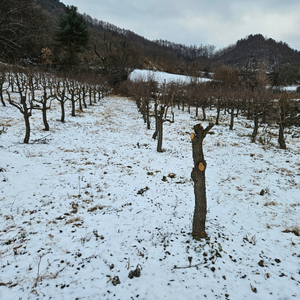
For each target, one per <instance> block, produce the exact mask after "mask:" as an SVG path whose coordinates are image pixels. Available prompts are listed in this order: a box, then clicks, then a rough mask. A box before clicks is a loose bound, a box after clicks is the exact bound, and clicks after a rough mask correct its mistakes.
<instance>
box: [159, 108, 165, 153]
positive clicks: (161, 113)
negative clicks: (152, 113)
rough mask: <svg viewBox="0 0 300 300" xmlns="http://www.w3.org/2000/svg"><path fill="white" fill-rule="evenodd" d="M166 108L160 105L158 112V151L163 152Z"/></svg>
mask: <svg viewBox="0 0 300 300" xmlns="http://www.w3.org/2000/svg"><path fill="white" fill-rule="evenodd" d="M164 111H165V108H164V106H161V107H160V111H159V113H158V140H157V152H162V138H163V123H164V122H163V115H164Z"/></svg>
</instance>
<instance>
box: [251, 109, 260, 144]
mask: <svg viewBox="0 0 300 300" xmlns="http://www.w3.org/2000/svg"><path fill="white" fill-rule="evenodd" d="M257 133H258V111H257V109H255V111H254V129H253V132H252V139H251V142H252V143H255V140H256V136H257Z"/></svg>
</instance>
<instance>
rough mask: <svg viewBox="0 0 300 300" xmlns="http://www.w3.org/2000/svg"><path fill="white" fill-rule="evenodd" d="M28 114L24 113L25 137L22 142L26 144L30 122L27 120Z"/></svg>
mask: <svg viewBox="0 0 300 300" xmlns="http://www.w3.org/2000/svg"><path fill="white" fill-rule="evenodd" d="M29 117H30V116H29V115H28V114H27V113H25V114H24V120H25V128H26V133H25V138H24V143H25V144H28V143H29V138H30V122H29Z"/></svg>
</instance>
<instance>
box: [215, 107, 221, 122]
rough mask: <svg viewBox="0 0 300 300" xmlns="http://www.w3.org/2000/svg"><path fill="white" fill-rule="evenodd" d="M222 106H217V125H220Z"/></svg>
mask: <svg viewBox="0 0 300 300" xmlns="http://www.w3.org/2000/svg"><path fill="white" fill-rule="evenodd" d="M220 111H221V108H220V105H218V106H217V117H216V125H219V119H220Z"/></svg>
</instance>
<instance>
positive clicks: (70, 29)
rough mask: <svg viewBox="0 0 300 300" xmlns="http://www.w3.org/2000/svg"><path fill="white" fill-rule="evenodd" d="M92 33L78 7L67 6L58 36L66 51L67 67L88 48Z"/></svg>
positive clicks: (59, 25)
mask: <svg viewBox="0 0 300 300" xmlns="http://www.w3.org/2000/svg"><path fill="white" fill-rule="evenodd" d="M89 37H90V34H89V31H88V27H87V24H86V22H85V20H84V18H83V16H82V15H80V14H79V13H78V11H77V7H75V6H73V5H71V6H67V8H66V14H64V15H60V17H59V21H58V29H57V31H56V38H57V41H58V42H59V44H60V45H61V46H62V49H63V50H64V51H65V54H66V60H65V64H66V66H67V67H72V66H74V65H75V64H76V63H77V58H78V53H80V52H82V51H83V50H84V48H86V46H87V43H88V40H89Z"/></svg>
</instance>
